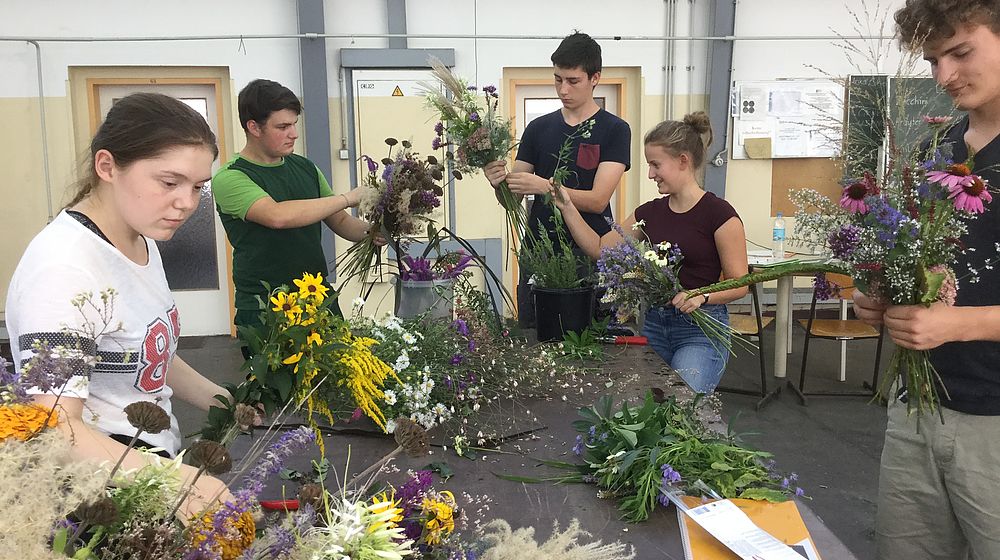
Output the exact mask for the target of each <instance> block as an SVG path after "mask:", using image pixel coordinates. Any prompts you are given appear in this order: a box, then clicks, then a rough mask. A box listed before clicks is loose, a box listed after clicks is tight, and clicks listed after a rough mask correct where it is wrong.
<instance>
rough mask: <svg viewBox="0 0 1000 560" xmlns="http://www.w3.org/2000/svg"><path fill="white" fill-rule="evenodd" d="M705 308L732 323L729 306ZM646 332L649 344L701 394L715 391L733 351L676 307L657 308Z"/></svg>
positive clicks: (651, 311) (707, 306) (647, 325)
mask: <svg viewBox="0 0 1000 560" xmlns="http://www.w3.org/2000/svg"><path fill="white" fill-rule="evenodd" d="M701 309H702V310H703V311H705V312H706V313H708V314H709V315H711V316H712V317H714V318H715V319H717V320H718V321H719V322H722V323H725V324H726V325H728V324H729V311H728V310H727V309H726V306H725V305H706V306H704V307H702V308H701ZM642 334H643V336H645V337H646V338H647V339H648V341H649V346H650V348H652V349H653V350H655V351H656V353H657V354H659V355H660V357H661V358H663V361H665V362H667V364H669V365H670V367H671V368H673V369H674V371H676V372H677V373H678V375H680V376H681V379H683V380H684V382H685V383H687V384H688V387H690V388H691V390H692V391H695V392H697V393H711V392H712V391H714V390H715V387H716V386H717V385H718V384H719V380H720V379H722V373H723V372H724V371H725V370H726V362H727V361H728V360H729V354H728V353H727V352H726V350H725V349H724V348H722V346H721V345H720V344H719V343H715V346H713V345H712V344H713V343H712V341H710V340H709V339H708V337H707V336H705V333H703V332H701V329H700V328H698V325H696V324H694V322H693V321H692V320H691V318H690V317H689V316H688V315H685V314H684V313H681V312H680V311H678V310H677V308H676V307H674V306H672V305H671V306H664V307H654V308H652V309H650V310H649V311H648V312H647V313H646V320H645V323H644V324H643V327H642ZM717 346H718V347H717Z"/></svg>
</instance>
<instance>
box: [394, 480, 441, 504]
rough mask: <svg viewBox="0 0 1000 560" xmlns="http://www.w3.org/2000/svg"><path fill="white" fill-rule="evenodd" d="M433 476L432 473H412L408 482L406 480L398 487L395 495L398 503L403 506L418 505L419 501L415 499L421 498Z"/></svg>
mask: <svg viewBox="0 0 1000 560" xmlns="http://www.w3.org/2000/svg"><path fill="white" fill-rule="evenodd" d="M433 475H434V473H433V472H432V471H417V472H415V473H413V476H412V477H410V480H407V481H406V482H405V483H404V484H403V485H402V486H400V487H399V492H398V493H397V494H396V498H397V499H398V500H399V503H400V504H402V505H404V506H405V505H412V504H413V503H418V502H419V500H417V498H419V497H420V496H422V495H423V494H424V492H426V491H427V489H428V488H429V487H430V485H431V481H432V479H433Z"/></svg>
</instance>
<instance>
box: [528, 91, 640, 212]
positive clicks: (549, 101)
mask: <svg viewBox="0 0 1000 560" xmlns="http://www.w3.org/2000/svg"><path fill="white" fill-rule="evenodd" d="M594 101H596V102H597V104H598V105H599V106H600V107H601V108H602V109H604V110H605V111H607V112H609V113H611V114H612V115H615V116H618V117H621V114H620V106H619V102H618V86H617V85H601V84H598V85H597V87H596V88H594ZM514 107H515V115H514V125H515V126H516V127H517V137H518V138H520V137H521V136H523V135H524V127H526V126H527V125H528V123H529V122H531V121H533V120H535V119H536V118H538V117H540V116H542V115H545V114H548V113H551V112H553V111H555V110H557V109H561V108H562V101H560V100H559V96H558V95H557V94H556V91H555V86H554V85H553V84H518V85H517V86H516V88H515V90H514ZM619 190H621V183H619V185H618V188H616V189H615V193H614V194H613V195H612V196H611V209H612V212H613V213H614V215H615V220H618V221H621V220H622V219H623V217H622V216H619V214H620V211H619V207H618V195H619V193H618V191H619ZM529 198H530V197H529Z"/></svg>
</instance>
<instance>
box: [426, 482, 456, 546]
mask: <svg viewBox="0 0 1000 560" xmlns="http://www.w3.org/2000/svg"><path fill="white" fill-rule="evenodd" d="M439 495H440V498H424V501H423V503H422V504H421V509H422V510H423V513H424V515H426V516H427V517H428V520H427V523H426V524H425V525H424V528H425V529H426V535H425V536H424V541H425V542H426V543H427V544H429V545H436V544H441V539H442V538H443V537H446V536H448V535H450V534H451V533H452V531H454V530H455V505H456V504H455V496H454V495H453V494H452V493H451V492H448V491H447V490H444V491H442V492H439Z"/></svg>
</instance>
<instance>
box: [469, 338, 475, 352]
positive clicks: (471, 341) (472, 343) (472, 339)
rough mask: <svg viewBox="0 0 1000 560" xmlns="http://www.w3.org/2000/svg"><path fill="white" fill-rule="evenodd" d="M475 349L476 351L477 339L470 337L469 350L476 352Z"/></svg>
mask: <svg viewBox="0 0 1000 560" xmlns="http://www.w3.org/2000/svg"><path fill="white" fill-rule="evenodd" d="M475 351H476V339H474V338H470V339H469V352H475Z"/></svg>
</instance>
